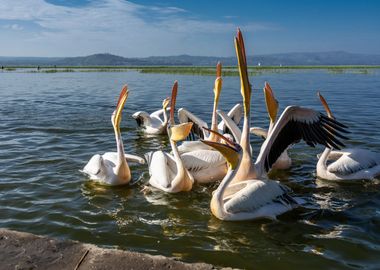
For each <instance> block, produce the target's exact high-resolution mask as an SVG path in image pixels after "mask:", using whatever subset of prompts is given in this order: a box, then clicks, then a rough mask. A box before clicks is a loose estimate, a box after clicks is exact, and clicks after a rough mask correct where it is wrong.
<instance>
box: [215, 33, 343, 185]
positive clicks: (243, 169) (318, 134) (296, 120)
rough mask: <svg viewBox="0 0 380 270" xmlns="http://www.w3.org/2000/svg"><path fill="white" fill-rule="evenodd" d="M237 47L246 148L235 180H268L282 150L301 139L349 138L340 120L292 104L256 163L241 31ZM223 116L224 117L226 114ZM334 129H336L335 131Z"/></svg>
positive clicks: (331, 143)
mask: <svg viewBox="0 0 380 270" xmlns="http://www.w3.org/2000/svg"><path fill="white" fill-rule="evenodd" d="M235 48H236V54H237V58H238V63H239V74H240V82H241V93H242V96H243V107H244V123H243V130H242V134H241V140H240V145H241V147H242V151H243V155H242V160H241V164H240V166H239V167H238V169H237V171H236V172H235V173H234V177H233V179H232V182H231V183H238V182H241V181H245V180H246V179H266V178H267V173H268V171H269V170H270V168H271V167H272V165H273V164H274V163H275V162H276V160H277V159H278V158H279V156H280V155H281V153H282V152H283V151H284V150H285V149H287V148H288V147H289V146H290V145H292V144H294V143H297V142H299V141H300V140H301V139H302V140H304V141H305V142H306V143H307V144H308V145H310V146H313V147H314V146H315V145H316V144H322V145H325V146H326V147H330V148H331V147H334V148H336V149H340V146H344V145H343V143H341V142H340V141H339V139H337V137H340V138H345V137H344V136H342V135H341V134H340V132H345V129H344V128H343V127H341V126H340V125H341V124H339V123H338V122H337V121H335V120H334V119H330V118H328V117H327V116H325V115H323V114H322V113H320V112H317V111H315V110H312V109H308V108H302V107H298V106H288V107H287V108H286V109H285V110H284V112H283V113H282V114H281V116H280V118H279V119H278V121H277V122H276V123H275V125H274V127H273V130H272V131H271V132H270V134H269V136H268V138H267V139H266V140H265V141H264V143H263V144H262V146H261V149H260V153H259V155H258V157H257V159H256V161H255V162H254V161H253V160H252V153H251V148H250V141H249V134H250V132H249V131H250V104H251V84H250V82H249V79H248V71H247V60H246V56H245V50H244V41H243V36H242V34H241V32H240V30H238V34H237V37H236V38H235ZM221 117H222V118H223V116H222V115H221ZM224 120H225V119H224ZM332 130H333V131H334V132H331V131H332Z"/></svg>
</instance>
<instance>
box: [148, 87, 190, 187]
mask: <svg viewBox="0 0 380 270" xmlns="http://www.w3.org/2000/svg"><path fill="white" fill-rule="evenodd" d="M177 89H178V82H177V81H175V82H174V85H173V89H172V96H171V105H170V120H169V126H168V135H169V141H170V146H171V149H172V152H173V155H171V154H169V153H166V152H164V151H161V150H160V151H155V152H149V153H147V154H146V155H145V157H146V159H147V161H148V165H149V175H150V179H149V184H150V185H151V186H153V187H155V188H158V189H161V190H163V191H165V192H170V193H176V192H180V191H189V190H191V189H192V187H193V183H194V179H193V177H192V175H191V174H190V173H189V171H188V170H187V169H186V167H185V166H184V164H183V162H182V159H181V156H180V154H179V151H178V148H177V142H178V141H181V140H185V139H186V137H187V136H188V135H189V134H190V131H191V128H192V123H182V124H179V125H175V123H174V110H175V101H176V96H177Z"/></svg>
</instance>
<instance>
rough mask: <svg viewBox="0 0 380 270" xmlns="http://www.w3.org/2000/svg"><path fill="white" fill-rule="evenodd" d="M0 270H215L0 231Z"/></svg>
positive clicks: (205, 266)
mask: <svg viewBox="0 0 380 270" xmlns="http://www.w3.org/2000/svg"><path fill="white" fill-rule="evenodd" d="M0 269H17V270H21V269H71V270H73V269H83V270H84V269H144V270H145V269H171V270H175V269H199V270H201V269H202V270H203V269H215V267H214V266H213V265H210V264H205V263H194V264H189V263H183V262H180V261H177V260H175V259H173V258H167V257H164V256H152V255H148V254H143V253H137V252H130V251H123V250H117V249H104V248H99V247H97V246H95V245H91V244H83V243H79V242H75V241H70V240H56V239H52V238H49V237H44V236H38V235H34V234H30V233H24V232H17V231H12V230H8V229H0Z"/></svg>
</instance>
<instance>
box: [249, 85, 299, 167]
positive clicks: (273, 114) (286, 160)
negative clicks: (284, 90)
mask: <svg viewBox="0 0 380 270" xmlns="http://www.w3.org/2000/svg"><path fill="white" fill-rule="evenodd" d="M263 90H264V96H265V105H266V108H267V112H268V115H269V128H268V130H266V129H264V128H261V127H252V128H250V132H251V133H252V134H255V135H256V136H259V137H262V138H264V140H265V139H266V138H267V137H268V133H271V132H272V130H273V127H274V125H275V124H276V121H277V113H278V101H277V100H276V98H275V97H274V93H273V90H272V88H271V87H270V85H269V83H268V82H265V86H264V89H263ZM291 165H292V159H291V158H290V157H289V155H288V149H285V150H284V152H282V153H281V155H280V156H279V157H278V159H277V160H276V162H275V163H273V165H272V169H277V170H286V169H289V168H290V166H291Z"/></svg>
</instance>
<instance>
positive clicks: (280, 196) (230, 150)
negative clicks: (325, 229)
mask: <svg viewBox="0 0 380 270" xmlns="http://www.w3.org/2000/svg"><path fill="white" fill-rule="evenodd" d="M209 132H212V133H214V131H212V130H209ZM214 134H215V135H217V136H219V137H220V138H221V139H223V141H224V142H225V143H218V142H213V141H206V140H202V142H203V143H205V144H206V145H208V146H210V147H213V148H215V149H216V150H217V151H219V152H220V153H221V154H222V155H223V156H224V157H225V158H226V160H227V163H228V172H227V174H226V176H225V177H224V178H223V180H222V182H221V183H220V184H219V186H218V188H217V189H216V190H215V191H214V192H213V194H212V198H211V203H210V208H211V212H212V214H213V215H214V216H215V217H217V218H218V219H220V220H230V221H236V220H250V219H258V218H270V219H275V218H276V217H277V216H278V215H281V214H283V213H285V212H287V211H289V210H292V209H293V208H294V207H297V206H298V205H299V203H298V201H297V199H295V198H293V197H292V196H291V195H290V192H291V190H290V189H289V188H287V187H286V186H284V185H282V184H280V183H279V182H278V181H273V180H267V179H246V180H244V181H241V182H239V183H235V184H231V181H232V180H233V179H234V176H235V175H236V173H237V171H238V170H239V168H240V166H241V165H242V163H241V161H242V157H243V150H242V148H241V146H240V145H239V144H237V143H234V142H232V141H230V140H229V139H228V138H225V137H223V135H220V134H218V133H216V132H215V133H214Z"/></svg>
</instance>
